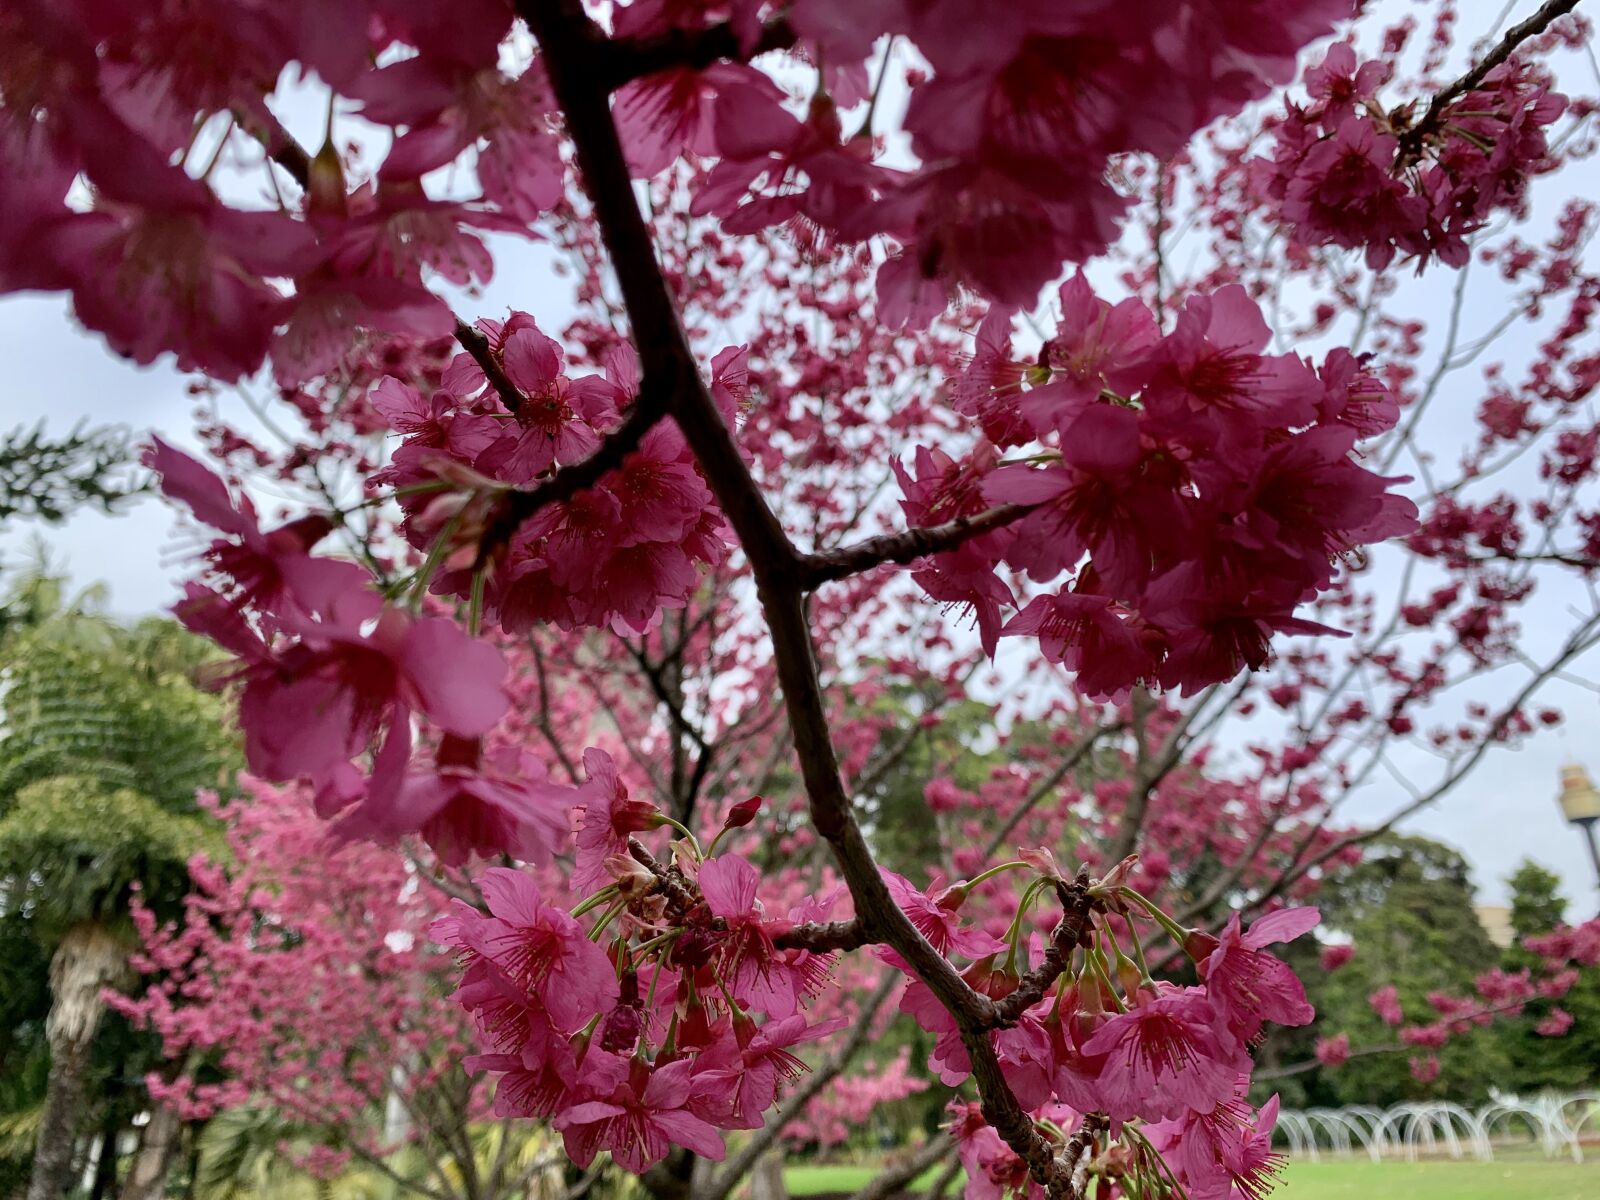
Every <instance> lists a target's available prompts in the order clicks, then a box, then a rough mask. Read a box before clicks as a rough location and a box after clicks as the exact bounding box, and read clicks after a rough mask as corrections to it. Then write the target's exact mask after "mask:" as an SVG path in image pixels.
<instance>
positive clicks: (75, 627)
mask: <svg viewBox="0 0 1600 1200" xmlns="http://www.w3.org/2000/svg"><path fill="white" fill-rule="evenodd" d="M163 624H164V625H165V628H164V629H159V628H157V627H156V626H154V625H141V626H138V627H135V628H134V629H133V630H125V629H122V628H119V627H118V626H116V625H114V624H112V623H111V622H109V621H105V620H103V619H101V618H98V617H94V616H88V615H74V616H71V617H68V618H65V619H53V620H47V621H45V622H44V623H42V624H39V625H37V626H34V627H33V628H29V629H23V630H19V631H15V632H13V634H12V636H10V637H9V638H8V639H7V640H6V641H5V642H4V643H3V649H0V672H3V675H0V678H3V681H4V692H3V693H0V715H3V720H4V724H3V726H0V812H4V811H5V810H6V809H7V808H8V807H9V806H10V805H11V804H13V803H14V802H15V799H16V797H17V795H18V794H19V793H20V792H21V791H22V790H23V789H24V788H25V787H27V786H28V785H29V784H31V783H34V782H37V781H39V780H43V779H49V778H51V777H53V776H59V775H72V776H76V777H80V778H83V777H86V778H89V779H93V780H95V781H96V782H97V783H98V784H99V786H100V788H101V789H102V790H116V789H123V788H129V789H133V790H136V791H138V792H140V793H142V794H144V795H146V796H149V797H150V798H151V799H152V800H153V801H154V802H155V803H157V804H159V805H161V806H163V807H166V808H172V809H177V810H188V811H192V810H193V807H194V794H195V792H196V790H198V789H199V788H202V787H213V788H214V787H217V786H218V785H219V784H221V783H222V782H223V781H224V779H225V777H226V772H227V770H228V768H229V767H231V766H232V765H233V761H234V755H235V751H234V750H233V748H232V745H231V742H230V739H228V738H227V737H225V736H224V734H223V732H222V731H223V728H224V722H223V714H222V710H221V706H220V703H219V701H218V699H217V698H216V697H214V696H211V695H207V694H205V693H203V692H201V691H199V690H198V689H196V688H195V686H194V684H193V683H192V682H191V676H192V673H193V671H194V670H196V669H198V666H199V662H198V654H199V652H198V651H197V650H195V649H193V648H191V647H192V643H190V645H189V646H186V645H185V644H184V643H185V640H186V639H185V637H184V636H183V635H181V631H175V630H176V627H174V626H171V625H170V624H167V623H163ZM174 631H175V632H174Z"/></svg>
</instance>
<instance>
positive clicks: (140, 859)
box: [0, 775, 222, 937]
mask: <svg viewBox="0 0 1600 1200" xmlns="http://www.w3.org/2000/svg"><path fill="white" fill-rule="evenodd" d="M221 848H222V843H221V841H220V839H219V838H218V836H217V834H216V833H215V831H214V829H212V828H211V827H210V826H209V825H208V823H207V822H206V821H205V819H203V818H201V817H196V816H191V815H187V814H182V813H174V812H169V811H167V810H165V809H163V808H162V807H161V806H160V805H158V804H156V803H155V802H154V801H153V800H151V799H150V798H149V797H147V796H144V795H141V794H140V793H138V792H135V791H133V790H131V789H128V788H122V789H118V790H116V791H107V790H105V789H104V788H103V787H102V786H101V785H100V783H99V782H98V781H97V780H95V779H93V778H91V777H89V776H82V775H58V776H54V777H52V778H50V779H43V780H40V781H39V782H37V783H32V784H29V785H28V786H27V787H25V788H23V789H22V791H21V792H19V793H18V794H17V796H16V798H15V799H14V800H13V801H12V804H11V806H10V809H9V811H7V813H6V814H5V816H4V817H0V876H8V877H10V879H11V880H12V882H11V885H10V886H11V888H12V889H13V894H12V897H11V903H13V904H14V905H16V906H17V907H18V908H19V909H21V910H22V911H25V912H30V914H31V915H32V916H33V917H34V919H35V920H36V921H37V922H38V924H37V926H36V933H37V934H40V935H44V936H46V937H49V936H51V935H52V934H54V933H59V932H60V931H62V930H64V929H66V928H68V927H70V926H72V925H74V924H76V923H78V922H79V921H100V922H102V923H112V922H115V921H116V920H117V919H118V918H119V917H120V915H121V914H122V913H123V912H124V911H126V908H127V902H128V898H129V894H130V888H131V887H132V885H133V884H135V883H138V884H140V886H141V887H142V888H143V889H144V890H145V891H146V892H147V893H148V894H149V895H150V897H151V898H152V900H154V901H157V902H159V901H160V900H162V899H165V898H168V897H176V896H179V895H182V893H183V892H184V890H185V889H186V887H187V881H188V872H187V870H186V867H185V864H186V863H187V862H188V860H189V858H190V857H191V856H192V855H194V854H195V853H196V852H198V851H202V850H204V851H207V852H209V853H210V854H212V855H213V856H215V855H216V854H217V853H218V852H219V851H220V850H221Z"/></svg>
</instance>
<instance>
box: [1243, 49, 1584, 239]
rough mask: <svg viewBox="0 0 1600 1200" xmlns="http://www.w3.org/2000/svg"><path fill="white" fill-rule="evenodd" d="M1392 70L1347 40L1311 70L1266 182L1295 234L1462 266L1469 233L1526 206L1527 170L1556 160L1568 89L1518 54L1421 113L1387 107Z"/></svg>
mask: <svg viewBox="0 0 1600 1200" xmlns="http://www.w3.org/2000/svg"><path fill="white" fill-rule="evenodd" d="M1387 74H1388V70H1387V67H1386V65H1385V64H1383V63H1381V62H1365V63H1363V62H1360V61H1359V60H1358V59H1357V58H1356V54H1355V51H1354V50H1353V49H1352V48H1351V47H1350V46H1349V45H1348V44H1346V43H1342V42H1341V43H1340V44H1338V45H1336V46H1333V47H1332V48H1330V49H1329V51H1328V53H1327V55H1326V57H1325V58H1324V59H1323V60H1322V63H1321V64H1320V65H1319V66H1317V67H1314V68H1312V69H1310V70H1308V71H1307V72H1306V81H1305V82H1306V90H1307V92H1308V94H1309V96H1308V103H1306V104H1305V105H1303V106H1302V105H1299V104H1295V103H1293V102H1288V103H1287V111H1286V112H1285V114H1284V116H1283V119H1282V120H1281V121H1280V122H1279V124H1278V126H1277V129H1276V133H1275V138H1276V142H1275V145H1274V147H1273V150H1272V156H1271V158H1270V159H1267V160H1259V161H1258V162H1257V164H1256V166H1257V170H1258V183H1259V186H1260V187H1261V188H1262V189H1263V190H1264V192H1265V193H1266V194H1267V195H1268V196H1270V197H1271V198H1272V200H1273V201H1274V202H1275V204H1276V206H1277V209H1278V212H1279V215H1280V216H1281V217H1282V219H1283V220H1284V221H1285V222H1286V223H1287V224H1288V225H1289V226H1290V228H1291V229H1292V230H1293V234H1294V237H1295V239H1296V240H1297V241H1299V242H1301V243H1302V244H1304V245H1308V246H1322V245H1326V246H1342V247H1344V248H1346V249H1363V250H1365V252H1366V261H1367V264H1368V266H1371V267H1373V268H1382V267H1385V266H1388V265H1389V263H1390V262H1391V261H1392V260H1393V259H1394V257H1395V255H1396V254H1397V253H1398V254H1402V255H1405V256H1406V257H1408V258H1414V259H1416V260H1417V262H1418V264H1419V266H1420V265H1422V264H1425V263H1426V262H1428V261H1429V260H1430V259H1433V258H1437V259H1439V261H1441V262H1443V263H1445V264H1447V265H1449V266H1452V267H1460V266H1463V265H1464V264H1465V263H1466V261H1467V257H1468V247H1467V239H1468V238H1469V237H1470V236H1471V235H1472V234H1473V233H1475V232H1476V231H1477V230H1478V229H1480V228H1482V226H1483V225H1484V223H1485V222H1486V221H1487V220H1488V219H1489V218H1490V217H1491V216H1493V215H1494V214H1495V213H1497V212H1501V211H1512V212H1517V211H1520V210H1521V208H1522V206H1523V197H1524V194H1525V192H1526V190H1527V181H1528V178H1529V177H1530V176H1532V175H1536V174H1539V173H1540V172H1542V171H1546V170H1549V169H1551V167H1552V166H1553V165H1554V164H1553V161H1552V159H1551V158H1550V145H1549V141H1548V139H1547V136H1546V129H1547V128H1548V127H1549V126H1550V125H1551V124H1552V123H1553V122H1554V121H1555V120H1556V119H1557V118H1558V117H1560V116H1561V114H1562V112H1563V111H1564V110H1565V108H1566V98H1565V97H1564V96H1562V95H1560V94H1559V93H1556V92H1553V91H1552V90H1551V88H1550V81H1549V77H1548V75H1547V73H1546V72H1544V71H1543V70H1541V69H1540V68H1538V67H1535V66H1533V65H1532V64H1530V63H1527V62H1522V61H1518V60H1515V59H1513V60H1512V61H1510V62H1506V63H1503V64H1501V65H1500V66H1497V67H1495V68H1494V69H1493V70H1491V71H1489V72H1488V73H1487V74H1485V75H1484V77H1483V79H1482V80H1481V81H1480V82H1479V83H1477V84H1476V85H1475V86H1473V87H1472V88H1470V90H1468V91H1466V92H1464V93H1463V94H1461V95H1459V96H1457V97H1455V98H1454V99H1452V100H1451V101H1449V103H1447V104H1445V105H1443V106H1442V107H1439V108H1438V109H1437V110H1434V109H1431V108H1430V110H1429V111H1428V112H1427V113H1425V114H1423V115H1422V116H1421V117H1420V118H1417V117H1415V114H1413V113H1409V112H1408V111H1407V110H1405V109H1398V110H1393V111H1386V110H1385V108H1384V107H1383V105H1382V103H1381V102H1380V101H1379V100H1378V95H1377V94H1378V89H1379V88H1380V87H1381V86H1382V85H1383V84H1384V83H1385V82H1386V77H1387Z"/></svg>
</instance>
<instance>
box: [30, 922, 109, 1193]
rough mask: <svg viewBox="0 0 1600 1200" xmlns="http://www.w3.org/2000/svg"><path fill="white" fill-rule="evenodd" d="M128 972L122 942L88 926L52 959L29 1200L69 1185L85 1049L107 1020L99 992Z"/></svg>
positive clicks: (75, 930) (70, 934)
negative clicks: (45, 1068)
mask: <svg viewBox="0 0 1600 1200" xmlns="http://www.w3.org/2000/svg"><path fill="white" fill-rule="evenodd" d="M127 969H128V965H127V956H126V953H125V951H124V948H123V946H122V943H121V942H119V941H118V940H117V939H116V938H114V937H112V936H111V934H110V933H108V932H107V931H106V930H105V929H104V928H102V927H101V926H99V925H96V924H94V923H92V922H90V923H86V924H83V925H75V926H73V927H72V928H71V929H69V930H68V931H67V934H66V936H65V937H63V938H62V939H61V945H59V946H58V947H56V952H55V955H54V956H53V957H52V958H51V959H50V994H51V999H50V1015H49V1016H48V1017H46V1018H45V1025H44V1029H45V1039H46V1040H47V1041H48V1042H49V1044H50V1076H49V1079H48V1080H47V1082H46V1084H45V1094H44V1113H43V1115H42V1116H41V1118H40V1122H39V1140H38V1142H37V1143H36V1144H35V1146H34V1151H33V1174H32V1175H31V1176H30V1177H29V1179H28V1191H27V1200H60V1197H61V1196H63V1195H64V1194H65V1193H66V1192H67V1190H68V1189H69V1188H70V1187H71V1186H72V1151H73V1147H74V1145H75V1144H76V1142H77V1140H78V1122H79V1120H80V1119H81V1118H82V1116H83V1110H84V1107H85V1104H84V1101H85V1096H84V1088H85V1085H86V1082H87V1081H86V1079H85V1074H86V1072H87V1070H88V1066H89V1049H90V1047H91V1046H92V1045H93V1044H94V1035H95V1032H96V1030H98V1029H99V1028H100V1018H101V1017H102V1016H104V1015H105V1007H106V1006H105V1004H104V1003H103V1002H102V1001H101V999H100V993H101V991H102V990H104V989H105V988H108V987H114V986H116V984H117V983H118V982H119V981H120V980H122V979H123V978H124V976H125V975H126V974H127Z"/></svg>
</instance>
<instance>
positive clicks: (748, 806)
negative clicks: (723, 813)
mask: <svg viewBox="0 0 1600 1200" xmlns="http://www.w3.org/2000/svg"><path fill="white" fill-rule="evenodd" d="M760 811H761V797H760V796H751V797H750V799H748V800H741V801H739V803H737V804H735V805H734V806H733V807H732V808H731V809H729V810H728V819H727V820H726V821H724V822H723V823H722V827H723V828H724V829H742V828H743V827H744V826H746V825H748V824H750V822H751V821H754V820H755V819H756V814H757V813H758V812H760Z"/></svg>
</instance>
